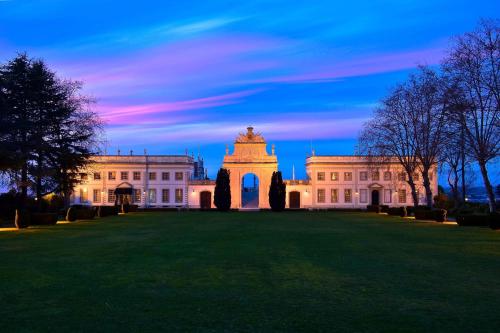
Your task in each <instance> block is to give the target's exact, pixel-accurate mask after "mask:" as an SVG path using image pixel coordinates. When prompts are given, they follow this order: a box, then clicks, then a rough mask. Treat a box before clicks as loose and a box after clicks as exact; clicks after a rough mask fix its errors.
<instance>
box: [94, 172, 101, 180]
mask: <svg viewBox="0 0 500 333" xmlns="http://www.w3.org/2000/svg"><path fill="white" fill-rule="evenodd" d="M94 180H101V173H100V172H94Z"/></svg>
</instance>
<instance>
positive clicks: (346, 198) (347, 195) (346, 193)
mask: <svg viewBox="0 0 500 333" xmlns="http://www.w3.org/2000/svg"><path fill="white" fill-rule="evenodd" d="M344 202H352V190H351V189H350V188H346V189H345V190H344Z"/></svg>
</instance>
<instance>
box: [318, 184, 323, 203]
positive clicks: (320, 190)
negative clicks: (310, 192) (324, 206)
mask: <svg viewBox="0 0 500 333" xmlns="http://www.w3.org/2000/svg"><path fill="white" fill-rule="evenodd" d="M318 202H319V203H324V202H325V189H324V188H320V189H318Z"/></svg>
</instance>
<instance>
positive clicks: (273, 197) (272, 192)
mask: <svg viewBox="0 0 500 333" xmlns="http://www.w3.org/2000/svg"><path fill="white" fill-rule="evenodd" d="M269 205H270V206H271V209H272V210H273V211H275V212H281V211H283V210H284V209H285V205H286V184H285V183H284V182H283V177H282V176H281V171H275V172H273V175H272V177H271V186H270V187H269Z"/></svg>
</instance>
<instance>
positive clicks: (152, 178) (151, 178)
mask: <svg viewBox="0 0 500 333" xmlns="http://www.w3.org/2000/svg"><path fill="white" fill-rule="evenodd" d="M149 180H156V172H150V173H149Z"/></svg>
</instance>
